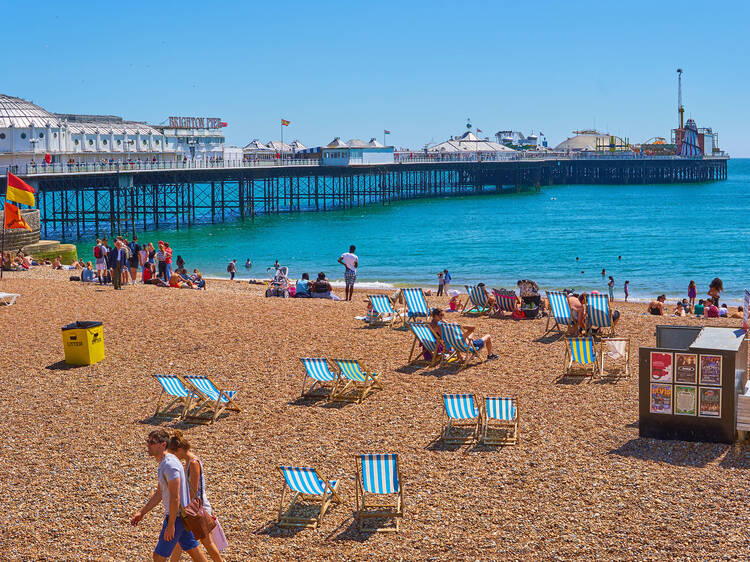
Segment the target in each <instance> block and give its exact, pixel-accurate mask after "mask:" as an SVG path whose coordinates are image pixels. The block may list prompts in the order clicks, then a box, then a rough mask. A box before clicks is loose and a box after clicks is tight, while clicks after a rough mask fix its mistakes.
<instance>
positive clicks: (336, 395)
mask: <svg viewBox="0 0 750 562" xmlns="http://www.w3.org/2000/svg"><path fill="white" fill-rule="evenodd" d="M334 361H335V362H336V365H337V366H338V368H339V376H338V377H336V382H335V383H334V385H333V388H332V389H331V396H330V400H331V402H356V403H357V404H361V403H362V400H364V399H365V398H366V397H367V395H368V394H370V393H371V392H373V390H375V389H376V388H377V389H380V390H382V389H383V387H382V386H381V385H380V383H379V382H378V376H379V375H378V374H377V373H372V372H369V371H367V370H366V369H364V368H362V366H361V365H360V364H359V361H357V360H356V359H334Z"/></svg>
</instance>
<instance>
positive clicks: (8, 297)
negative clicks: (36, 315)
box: [0, 293, 21, 306]
mask: <svg viewBox="0 0 750 562" xmlns="http://www.w3.org/2000/svg"><path fill="white" fill-rule="evenodd" d="M20 296H21V295H19V294H17V293H0V304H4V305H6V306H11V305H12V304H13V303H15V302H16V299H17V298H18V297H20Z"/></svg>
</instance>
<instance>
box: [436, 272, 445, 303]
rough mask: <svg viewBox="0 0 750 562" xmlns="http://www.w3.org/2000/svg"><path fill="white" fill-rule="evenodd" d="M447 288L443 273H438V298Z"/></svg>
mask: <svg viewBox="0 0 750 562" xmlns="http://www.w3.org/2000/svg"><path fill="white" fill-rule="evenodd" d="M444 288H445V279H444V278H443V272H442V271H441V272H440V273H438V290H437V296H438V297H439V296H440V295H442V294H443V289H444Z"/></svg>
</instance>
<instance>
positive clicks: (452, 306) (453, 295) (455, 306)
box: [448, 290, 461, 312]
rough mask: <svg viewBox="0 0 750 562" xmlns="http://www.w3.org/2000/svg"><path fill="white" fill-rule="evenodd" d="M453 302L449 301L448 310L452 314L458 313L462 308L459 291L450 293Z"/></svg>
mask: <svg viewBox="0 0 750 562" xmlns="http://www.w3.org/2000/svg"><path fill="white" fill-rule="evenodd" d="M450 295H451V300H450V301H448V309H449V310H450V311H451V312H456V311H457V310H458V308H459V307H460V306H461V298H460V296H459V294H458V291H456V290H453V291H450Z"/></svg>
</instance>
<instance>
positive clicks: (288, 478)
mask: <svg viewBox="0 0 750 562" xmlns="http://www.w3.org/2000/svg"><path fill="white" fill-rule="evenodd" d="M279 470H280V471H281V474H282V475H283V476H284V485H283V487H282V489H281V500H280V501H279V515H278V517H277V518H276V522H277V524H278V525H279V527H305V528H307V527H311V528H313V529H315V528H317V527H318V525H320V523H321V522H322V521H323V516H324V515H325V514H326V511H328V508H329V507H330V505H331V502H335V503H341V497H339V495H338V486H339V481H338V480H331V481H328V480H325V479H323V478H320V476H318V473H317V472H315V469H314V468H308V467H297V466H280V467H279ZM287 488H289V490H291V491H292V492H293V493H294V497H293V498H292V501H291V502H290V503H289V505H287V506H286V508H285V507H284V494H285V492H286V489H287ZM298 502H300V503H301V502H306V503H313V504H320V511H319V512H318V516H317V517H303V516H301V514H300V515H295V514H294V510H295V507H296V506H297V505H298Z"/></svg>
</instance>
